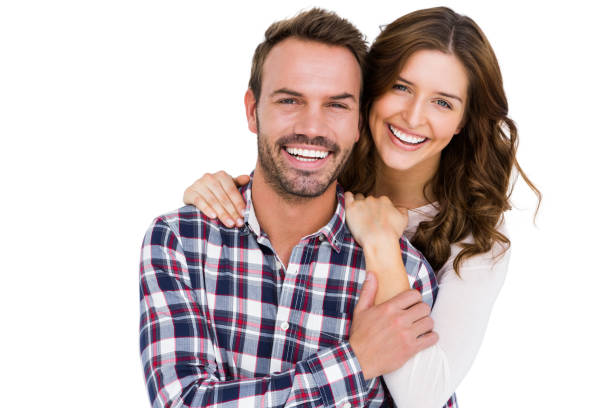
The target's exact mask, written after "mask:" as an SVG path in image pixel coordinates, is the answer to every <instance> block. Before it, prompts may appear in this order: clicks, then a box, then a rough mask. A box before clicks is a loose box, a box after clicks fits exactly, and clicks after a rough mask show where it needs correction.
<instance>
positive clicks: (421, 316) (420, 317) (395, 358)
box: [349, 273, 438, 380]
mask: <svg viewBox="0 0 612 408" xmlns="http://www.w3.org/2000/svg"><path fill="white" fill-rule="evenodd" d="M376 288H377V282H376V277H375V275H374V274H373V273H368V276H367V278H366V281H365V282H364V284H363V287H362V289H361V294H360V297H359V301H358V302H357V305H356V306H355V311H354V314H353V323H352V326H351V333H350V336H349V343H350V345H351V347H352V348H353V351H354V353H355V355H356V356H357V360H358V361H359V364H360V365H361V370H362V372H363V376H364V377H365V379H366V380H369V379H371V378H374V377H377V376H380V375H383V374H386V373H389V372H391V371H394V370H396V369H397V368H399V367H401V366H402V365H403V364H404V363H405V362H406V361H407V360H408V359H409V358H410V357H412V356H414V355H415V354H416V353H418V352H419V351H421V350H423V349H425V348H427V347H430V346H432V345H434V344H435V343H436V342H437V341H438V335H437V334H436V333H435V332H432V331H431V330H432V329H433V320H432V319H431V317H429V312H430V308H429V306H428V305H427V304H426V303H423V302H422V301H421V294H420V293H419V291H417V290H414V289H411V290H407V291H404V292H401V293H400V294H398V295H397V296H395V297H393V298H391V299H389V300H388V301H386V302H384V303H381V304H380V305H377V306H374V296H375V294H376Z"/></svg>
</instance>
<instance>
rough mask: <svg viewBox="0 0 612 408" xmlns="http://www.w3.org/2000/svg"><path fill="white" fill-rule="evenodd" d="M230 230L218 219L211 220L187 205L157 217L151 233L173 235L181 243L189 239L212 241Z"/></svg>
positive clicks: (150, 229)
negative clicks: (221, 233) (225, 230)
mask: <svg viewBox="0 0 612 408" xmlns="http://www.w3.org/2000/svg"><path fill="white" fill-rule="evenodd" d="M222 229H228V228H225V227H224V226H223V224H221V222H220V221H219V220H218V219H216V218H210V217H208V216H206V215H205V214H204V213H203V212H201V211H200V210H198V209H197V208H196V207H194V206H192V205H186V206H184V207H181V208H178V209H176V210H173V211H169V212H166V213H164V214H161V215H159V216H158V217H155V219H154V220H153V222H152V223H151V226H150V227H149V233H151V234H154V233H156V231H162V232H165V233H169V234H172V235H173V236H175V237H176V238H178V239H179V240H180V241H183V240H189V239H210V238H211V237H213V236H216V235H219V234H220V232H221V230H222Z"/></svg>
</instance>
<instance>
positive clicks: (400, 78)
mask: <svg viewBox="0 0 612 408" xmlns="http://www.w3.org/2000/svg"><path fill="white" fill-rule="evenodd" d="M397 78H398V80H399V81H400V82H404V83H405V84H407V85H410V86H414V84H413V83H412V82H410V81H408V80H406V79H404V78H402V77H401V76H398V77H397ZM436 93H437V94H438V95H442V96H446V97H447V98H452V99H456V100H458V101H459V102H461V103H463V100H462V99H461V98H460V97H458V96H457V95H453V94H449V93H447V92H440V91H437V92H436Z"/></svg>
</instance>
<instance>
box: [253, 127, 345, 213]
mask: <svg viewBox="0 0 612 408" xmlns="http://www.w3.org/2000/svg"><path fill="white" fill-rule="evenodd" d="M259 123H260V122H259V115H257V153H258V156H259V157H258V160H259V163H260V164H261V169H262V170H263V177H264V180H265V181H266V183H267V184H268V185H269V186H271V187H272V188H273V189H274V191H276V193H277V194H278V195H279V196H281V197H282V198H283V199H285V200H287V201H294V202H295V201H305V200H308V199H311V198H314V197H318V196H320V195H321V194H323V193H324V192H325V191H327V189H328V188H329V186H330V185H331V184H332V183H333V182H334V181H336V180H337V179H338V177H339V176H340V173H341V172H342V169H344V166H345V165H346V163H347V162H348V158H349V156H350V154H351V151H352V147H351V149H347V150H346V151H345V152H342V151H341V149H340V147H339V146H338V145H337V144H336V143H334V142H332V141H330V140H329V139H327V138H324V137H322V136H317V137H315V138H308V137H307V136H304V135H296V134H293V135H288V136H284V137H282V138H280V139H279V140H277V141H276V143H275V144H273V145H272V144H270V143H269V142H268V138H266V137H265V135H264V134H263V133H262V132H261V129H260V126H259ZM291 142H297V143H302V144H309V145H311V146H323V147H325V148H327V149H329V150H330V151H331V153H330V155H332V154H333V157H330V158H335V161H336V164H337V165H336V167H335V168H333V169H331V171H329V172H328V174H326V175H323V176H322V177H321V176H319V177H316V176H315V174H314V173H315V172H309V171H302V170H296V169H288V168H286V166H285V165H284V163H283V160H282V159H281V155H282V154H283V152H282V145H284V144H288V143H291ZM336 155H341V156H339V157H335V156H336ZM275 159H278V160H275ZM292 174H295V175H294V176H293V177H291V175H292ZM315 177H316V178H315Z"/></svg>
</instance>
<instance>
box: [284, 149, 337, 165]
mask: <svg viewBox="0 0 612 408" xmlns="http://www.w3.org/2000/svg"><path fill="white" fill-rule="evenodd" d="M286 150H287V153H289V154H290V155H292V156H293V157H295V158H296V159H298V160H300V161H305V162H313V161H317V160H319V159H324V158H326V157H327V155H328V154H329V152H326V151H323V150H308V149H297V148H295V147H288V148H287V149H286Z"/></svg>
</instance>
